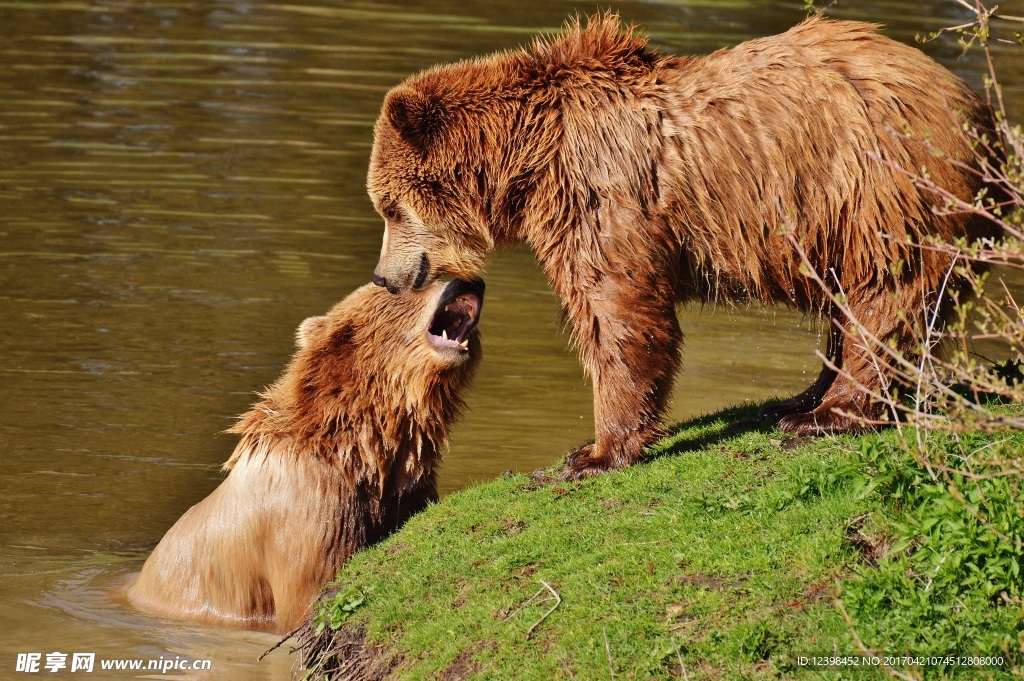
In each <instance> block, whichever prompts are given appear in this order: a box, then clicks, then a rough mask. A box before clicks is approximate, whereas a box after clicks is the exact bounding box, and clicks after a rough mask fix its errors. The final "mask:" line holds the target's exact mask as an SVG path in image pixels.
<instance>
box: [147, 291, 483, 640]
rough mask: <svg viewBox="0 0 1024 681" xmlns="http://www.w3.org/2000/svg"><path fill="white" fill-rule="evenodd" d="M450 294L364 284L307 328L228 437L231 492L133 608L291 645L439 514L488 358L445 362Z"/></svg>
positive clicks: (177, 537) (190, 528) (181, 528)
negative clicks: (342, 575)
mask: <svg viewBox="0 0 1024 681" xmlns="http://www.w3.org/2000/svg"><path fill="white" fill-rule="evenodd" d="M443 289H444V286H443V285H442V284H440V283H437V284H434V285H432V286H428V287H427V288H425V289H423V290H421V291H412V292H408V293H407V294H403V295H402V296H397V297H396V296H392V295H390V294H388V293H387V292H386V291H384V290H383V289H380V288H378V287H376V286H373V285H372V284H368V285H366V286H364V287H362V288H360V289H358V290H356V291H355V292H354V293H352V294H351V295H350V296H349V297H347V298H346V299H345V300H343V301H342V302H341V303H338V304H337V305H336V306H335V307H334V308H333V309H332V310H331V311H330V312H329V313H328V314H327V315H326V316H323V317H312V318H310V319H307V320H306V321H305V322H303V324H302V326H301V327H300V328H299V331H298V334H297V344H298V346H299V347H298V351H297V352H296V353H295V356H294V357H293V358H292V360H291V363H290V364H289V365H288V367H287V369H286V370H285V372H284V375H283V376H282V377H281V378H280V379H279V380H278V381H277V382H276V383H274V384H273V385H272V386H270V388H268V389H267V390H266V392H265V393H264V394H263V395H262V399H261V400H260V401H259V402H258V403H256V404H255V405H254V406H253V407H252V409H251V410H250V411H249V412H247V413H246V414H244V415H242V416H241V417H240V419H239V421H238V423H237V425H235V426H234V427H233V428H232V429H231V430H232V432H235V433H238V434H239V435H240V436H241V438H240V440H239V442H238V445H237V447H236V448H235V451H234V453H233V454H232V455H231V458H230V459H229V460H228V462H227V463H226V464H225V465H224V467H225V469H227V470H229V471H230V472H229V474H228V476H227V479H225V480H224V482H223V483H221V485H220V486H219V487H218V488H217V489H216V490H214V491H213V493H211V494H210V496H208V497H207V498H206V499H204V500H203V501H201V502H199V503H198V504H196V505H195V506H193V507H192V508H191V509H189V510H188V511H187V512H186V513H185V514H184V515H183V516H182V517H181V519H179V520H178V522H177V523H176V524H175V525H174V526H173V527H172V528H171V529H170V530H169V531H168V532H167V534H166V535H165V536H164V538H163V539H162V540H161V541H160V543H159V545H158V546H157V547H156V549H155V550H154V551H153V553H152V555H150V557H149V559H148V560H147V561H146V564H145V565H144V566H143V568H142V572H141V574H140V575H139V577H138V579H137V581H136V582H135V583H134V584H133V585H132V586H131V587H130V588H129V590H128V597H129V599H130V600H131V602H132V603H134V604H135V605H136V606H137V607H139V608H140V609H142V610H145V611H148V612H150V613H153V614H157V615H161V616H165V617H171V618H176V619H188V620H194V621H199V622H205V623H211V624H219V625H226V626H232V627H239V628H245V629H258V630H266V631H276V632H278V633H284V632H287V631H291V630H292V629H294V628H295V627H296V626H298V624H299V623H300V622H301V621H302V620H303V619H304V618H305V616H306V615H307V610H308V609H309V607H310V605H311V604H312V603H313V601H314V599H315V598H316V596H317V594H318V593H319V592H320V589H321V587H322V586H323V585H324V584H325V583H326V582H328V581H329V580H331V579H333V578H334V576H335V575H336V574H337V572H338V568H339V567H341V565H342V564H343V563H344V562H345V561H346V560H347V559H348V558H349V556H351V555H352V554H353V553H354V552H355V551H357V550H359V549H361V548H363V547H365V546H367V545H369V544H373V543H374V542H376V541H378V540H380V539H382V538H383V537H385V536H386V535H388V534H389V533H391V532H392V531H393V530H395V529H396V528H398V527H399V526H400V525H401V524H402V523H403V522H405V520H406V519H408V518H409V516H411V515H412V514H414V513H416V512H417V511H419V510H421V509H422V508H424V507H425V506H426V505H427V504H428V503H429V502H431V501H434V500H436V499H437V489H436V477H437V468H438V465H439V463H440V455H441V450H442V448H443V447H444V446H445V445H446V442H447V430H448V427H449V426H450V424H451V423H452V422H453V421H454V420H455V418H456V416H457V415H458V413H459V411H460V409H461V408H462V406H463V403H462V400H461V397H460V395H461V393H462V391H463V389H464V388H465V387H466V386H467V384H468V382H469V380H470V378H471V377H472V374H473V372H474V371H475V368H476V366H477V364H478V362H479V359H480V343H479V339H478V336H477V335H476V334H474V335H473V336H472V337H471V338H470V339H469V348H468V351H467V352H461V353H459V352H438V351H436V350H435V348H434V347H433V346H432V345H431V344H430V343H429V342H428V340H427V338H426V335H425V332H426V329H427V328H428V327H429V325H430V322H431V319H432V316H433V313H434V310H435V308H436V306H437V302H438V300H439V299H440V296H441V292H442V290H443Z"/></svg>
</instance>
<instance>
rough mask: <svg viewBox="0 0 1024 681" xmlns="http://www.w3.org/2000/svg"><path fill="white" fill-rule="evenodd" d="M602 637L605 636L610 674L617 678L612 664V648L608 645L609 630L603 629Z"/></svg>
mask: <svg viewBox="0 0 1024 681" xmlns="http://www.w3.org/2000/svg"><path fill="white" fill-rule="evenodd" d="M601 635H602V636H604V650H605V652H606V653H608V673H609V674H611V678H613V679H614V678H615V665H614V664H612V647H611V646H610V645H608V629H607V628H606V627H601Z"/></svg>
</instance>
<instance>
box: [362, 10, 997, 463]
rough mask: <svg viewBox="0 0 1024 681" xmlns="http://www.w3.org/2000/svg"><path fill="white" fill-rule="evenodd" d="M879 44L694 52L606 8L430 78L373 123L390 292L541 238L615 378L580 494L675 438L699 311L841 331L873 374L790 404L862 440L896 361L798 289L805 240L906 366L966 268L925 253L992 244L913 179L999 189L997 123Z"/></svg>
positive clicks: (419, 78)
mask: <svg viewBox="0 0 1024 681" xmlns="http://www.w3.org/2000/svg"><path fill="white" fill-rule="evenodd" d="M877 29H878V26H875V25H871V24H864V23H856V22H849V21H831V20H825V19H821V18H810V19H808V20H806V21H805V22H803V23H801V24H800V25H798V26H796V27H794V28H792V29H790V30H789V31H787V32H785V33H783V34H781V35H777V36H772V37H767V38H761V39H758V40H752V41H749V42H746V43H742V44H740V45H738V46H736V47H734V48H732V49H723V50H719V51H717V52H714V53H713V54H710V55H707V56H704V57H681V56H673V55H664V54H659V53H657V52H655V51H653V50H651V49H649V48H648V46H647V40H646V39H645V38H643V37H641V36H638V35H636V34H635V33H634V32H633V30H632V29H629V30H625V31H624V30H623V29H622V28H621V26H620V22H619V19H618V17H616V16H614V15H605V16H598V17H594V18H592V19H591V20H590V21H589V22H588V25H587V26H586V27H585V28H583V27H582V26H581V25H580V24H579V22H575V23H570V24H569V25H568V26H567V28H566V29H565V30H564V31H563V32H562V33H561V34H559V35H557V36H554V37H552V38H550V39H538V40H536V41H535V42H534V43H533V45H532V47H531V48H529V49H520V50H517V51H513V52H506V53H499V54H495V55H493V56H490V57H485V58H479V59H473V60H469V61H463V62H459V63H455V64H452V65H446V66H437V67H434V68H431V69H429V70H426V71H424V72H422V73H420V74H418V75H416V76H413V77H411V78H409V79H408V80H406V81H405V82H404V83H402V84H400V85H398V86H397V87H395V88H394V89H393V90H391V92H389V93H388V95H387V96H386V98H385V100H384V104H383V108H382V112H381V115H380V117H379V118H378V120H377V123H376V127H375V129H374V143H373V152H372V155H371V160H370V167H369V173H368V179H367V185H368V189H369V193H370V197H371V199H372V200H373V203H374V206H375V207H376V209H377V210H378V212H379V213H380V214H381V215H382V216H383V217H384V221H385V228H384V243H383V247H382V251H381V257H380V262H379V264H378V266H377V268H376V270H375V272H374V282H375V283H377V284H378V285H381V286H386V287H387V288H388V289H389V290H390V291H392V292H397V291H404V290H408V289H415V288H418V287H420V286H423V285H424V284H426V283H428V282H430V281H432V280H433V279H434V278H435V277H437V276H438V275H440V274H442V273H448V274H452V275H455V276H459V277H471V276H478V274H479V273H480V272H481V271H482V270H483V268H484V266H485V265H486V262H487V258H488V255H489V254H490V253H491V252H492V251H493V250H495V249H496V248H501V247H505V246H510V245H513V244H516V243H519V242H526V243H527V244H529V245H530V247H531V248H532V249H533V251H534V253H535V254H536V256H537V258H538V260H539V261H540V263H541V265H542V267H543V269H544V272H545V274H546V275H547V277H548V279H549V281H550V282H551V285H552V286H553V288H554V289H555V292H556V293H557V294H558V296H559V297H560V299H561V302H562V307H563V311H564V315H565V318H566V320H567V323H568V324H569V325H571V329H572V337H573V340H574V342H575V343H576V344H577V345H578V346H579V348H580V350H581V354H582V359H583V363H584V366H585V368H586V370H587V373H588V374H589V376H590V377H591V379H592V381H593V384H594V416H595V420H596V424H595V431H596V438H595V442H594V444H593V445H589V446H587V447H584V448H582V449H580V450H577V451H575V452H573V453H571V454H570V455H569V457H568V458H567V460H566V464H567V468H566V475H567V476H569V477H579V476H585V475H591V474H597V473H600V472H602V471H605V470H608V469H615V468H619V467H622V466H626V465H628V464H630V463H632V462H634V461H636V460H637V459H638V458H639V457H640V455H641V453H642V451H643V449H644V447H645V446H646V445H648V444H649V443H651V442H652V440H654V439H655V438H657V437H658V436H659V435H660V434H661V432H662V431H661V425H660V424H661V418H662V415H663V413H664V411H665V407H666V400H667V399H668V396H669V392H670V389H671V386H672V382H673V376H674V374H675V372H676V370H677V366H678V362H679V360H678V356H679V348H680V344H681V341H682V333H681V331H680V329H679V326H678V322H677V320H676V314H675V306H676V304H678V303H685V302H687V301H703V302H709V301H725V300H738V299H747V300H749V299H753V300H757V301H760V302H762V303H765V304H772V303H785V304H789V305H793V306H795V307H797V308H799V309H801V310H804V311H807V312H810V313H812V314H815V315H821V316H822V317H824V318H826V319H828V320H829V322H828V325H829V328H830V329H832V333H831V334H830V336H831V339H830V343H829V347H828V351H827V354H828V356H829V357H830V358H831V360H832V361H834V362H835V363H836V364H837V365H840V366H841V367H842V368H843V369H844V370H845V371H846V372H848V373H849V374H850V375H851V376H852V377H853V380H848V378H844V377H843V376H842V375H840V376H839V377H838V378H837V375H836V372H834V371H832V370H830V369H829V368H828V366H827V365H826V367H825V368H823V370H822V372H821V375H820V376H819V378H818V380H817V381H816V382H815V383H814V385H812V386H811V387H810V388H808V389H807V390H806V391H805V392H804V393H802V394H801V395H798V396H797V397H795V398H793V399H791V400H788V401H786V402H783V403H782V404H781V405H778V406H777V407H776V408H775V410H774V417H775V418H780V419H781V423H780V425H781V427H782V428H783V430H787V431H791V432H794V433H799V434H816V433H830V432H841V431H846V430H852V429H855V428H858V427H859V426H860V425H861V423H862V421H861V420H860V419H859V418H854V417H850V416H846V415H843V414H842V413H840V412H847V413H848V414H853V415H859V416H863V417H866V418H867V419H878V418H879V417H881V416H882V411H881V407H880V406H879V405H878V404H877V403H874V402H872V401H871V400H870V399H869V398H868V397H866V394H865V392H864V391H863V390H862V389H863V388H866V389H867V390H878V389H882V387H883V386H884V385H886V383H887V381H888V379H889V376H887V375H886V371H885V367H884V366H883V367H881V368H882V371H881V372H880V371H877V370H876V367H875V366H874V365H873V363H872V360H871V356H870V353H868V352H867V351H865V350H864V349H863V347H860V346H858V344H856V343H853V342H850V341H849V338H848V337H847V336H846V334H844V333H843V332H844V330H845V331H850V330H851V328H852V322H851V321H850V320H848V319H846V318H845V316H844V315H843V314H842V313H841V312H840V311H839V310H837V309H836V308H835V307H834V306H833V305H830V302H829V300H830V299H829V297H828V296H827V295H826V292H825V291H823V290H822V289H821V288H820V287H819V286H817V285H816V284H814V283H813V282H812V281H811V280H810V279H809V278H807V277H806V276H804V274H802V273H801V258H800V256H799V253H798V249H796V248H795V247H794V246H793V244H792V243H791V242H790V241H789V240H788V239H787V236H786V234H785V232H786V229H787V227H790V226H791V229H792V232H793V233H794V235H795V238H796V239H797V240H798V242H799V243H800V244H802V246H803V249H805V250H806V253H807V256H808V258H809V260H810V264H811V265H812V266H813V267H814V268H815V270H816V271H818V272H820V273H822V274H823V276H825V278H826V279H827V284H828V285H829V286H831V287H832V290H833V291H834V292H837V293H839V292H841V293H842V294H844V295H845V297H846V299H847V300H848V302H849V305H850V307H851V308H852V311H853V313H854V314H855V315H856V318H857V319H858V320H859V323H860V324H861V325H862V327H863V328H864V329H866V330H867V331H868V332H870V333H873V334H874V335H875V336H877V337H878V338H880V339H883V340H886V341H890V342H892V343H893V344H895V346H896V347H897V348H898V349H900V350H904V351H910V350H911V346H912V338H913V320H914V319H915V317H920V316H922V314H923V312H924V310H926V309H927V308H928V306H930V305H934V303H935V301H936V299H937V292H938V291H939V290H940V288H941V286H942V281H943V278H944V276H945V275H946V271H947V269H948V268H949V264H950V263H949V259H948V257H947V256H945V255H941V254H939V253H936V252H934V251H932V250H925V249H920V248H917V247H916V244H919V243H921V242H924V241H926V240H927V239H929V238H930V237H937V238H940V239H943V240H950V239H954V238H957V237H966V238H968V239H975V238H978V237H986V236H995V234H994V231H993V230H992V228H991V227H989V225H988V224H987V223H986V222H985V221H983V220H981V219H978V218H975V217H973V216H970V215H966V214H949V213H948V212H942V211H938V212H933V210H932V207H933V205H935V204H936V203H940V201H939V199H938V197H937V196H936V195H934V194H933V193H930V192H929V191H927V190H925V189H919V188H918V187H916V186H915V184H914V182H913V181H912V180H911V179H910V178H909V177H907V176H906V175H905V174H903V173H901V172H899V171H898V170H897V168H906V169H910V170H915V171H916V170H921V169H924V171H925V172H926V173H928V175H929V176H930V177H931V179H932V180H933V181H935V182H936V183H937V184H938V185H940V186H942V187H945V188H946V189H948V190H949V191H950V192H952V193H953V194H954V195H956V196H957V197H959V198H961V199H964V200H972V199H973V198H974V197H975V195H976V193H977V192H978V191H979V190H980V189H981V188H982V187H983V181H982V180H981V176H980V175H979V174H977V173H976V172H975V171H974V169H973V167H972V165H973V164H974V155H973V153H972V148H971V145H970V144H969V142H968V140H967V139H966V137H965V135H963V134H962V132H961V130H962V126H964V125H967V126H974V127H976V128H978V129H982V130H984V129H990V127H991V125H992V117H991V110H990V108H989V107H988V105H987V104H986V103H985V102H983V101H982V100H981V99H980V98H979V97H978V96H977V95H976V94H975V93H974V92H972V91H971V90H970V89H969V88H968V87H967V86H966V85H965V84H964V83H963V82H962V81H961V80H959V79H958V78H957V77H955V76H954V75H953V74H951V73H950V72H949V71H947V70H946V69H944V68H942V67H941V66H939V65H938V64H936V63H935V62H933V61H932V60H931V59H929V58H928V57H926V56H925V55H924V54H922V53H921V52H920V51H918V50H916V49H913V48H911V47H907V46H905V45H902V44H900V43H897V42H894V41H893V40H890V39H888V38H885V37H883V36H881V35H879V34H878V33H877V32H876V31H877ZM905 131H906V132H909V133H910V134H909V135H904V134H902V133H904V132H905ZM914 136H917V141H915V140H914V139H913V137H914ZM921 136H927V137H928V140H929V143H930V149H929V148H928V147H927V146H926V145H925V144H923V143H922V142H921V141H920V139H921ZM933 152H934V153H933ZM871 155H874V156H875V157H877V158H880V159H881V160H882V161H878V160H875V159H873V158H872V157H871ZM940 156H942V157H940ZM899 262H901V263H902V268H899V267H896V268H894V267H892V266H893V264H894V263H899ZM844 337H846V342H845V343H844V340H843V339H844ZM858 385H859V386H860V388H858Z"/></svg>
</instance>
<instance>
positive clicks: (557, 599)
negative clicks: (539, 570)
mask: <svg viewBox="0 0 1024 681" xmlns="http://www.w3.org/2000/svg"><path fill="white" fill-rule="evenodd" d="M540 583H541V584H543V585H544V587H545V588H546V589H547V590H548V591H550V592H551V596H552V597H553V598H554V599H555V604H554V605H553V606H551V609H550V610H548V611H547V612H546V613H544V616H543V617H541V618H540V619H539V620H537V621H536V622H534V623H533V626H532V627H530V628H529V629H527V631H526V640H527V641H529V640H530V636H532V635H533V630H534V629H536V628H537V627H538V626H540V623H541V622H543V621H544V620H546V619H547V618H548V615H550V614H551V613H553V612H554V611H555V609H556V608H558V606H560V605H561V604H562V597H561V596H559V595H558V592H557V591H555V590H554V589H552V588H551V585H550V584H548V583H547V582H545V581H544V580H543V579H542V580H540ZM546 600H551V599H550V598H549V599H546ZM542 602H543V601H542Z"/></svg>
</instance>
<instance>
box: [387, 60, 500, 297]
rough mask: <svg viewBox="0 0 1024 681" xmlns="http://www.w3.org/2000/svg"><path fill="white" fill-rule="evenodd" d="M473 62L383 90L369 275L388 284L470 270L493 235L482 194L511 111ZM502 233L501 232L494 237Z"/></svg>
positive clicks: (398, 287)
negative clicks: (377, 231)
mask: <svg viewBox="0 0 1024 681" xmlns="http://www.w3.org/2000/svg"><path fill="white" fill-rule="evenodd" d="M488 78H493V76H492V75H488V74H487V73H486V72H484V71H480V72H477V71H476V70H474V69H473V68H472V67H471V65H466V64H463V65H462V66H461V67H460V68H458V69H455V68H453V67H438V68H435V69H432V70H430V71H427V72H425V73H422V74H419V75H417V76H414V77H412V78H410V79H409V80H407V81H406V82H405V83H403V84H402V85H399V86H398V87H396V88H394V89H393V90H392V91H391V92H389V93H388V95H387V97H386V98H385V100H384V105H383V107H382V110H381V114H380V117H379V118H378V119H377V123H376V126H375V127H374V144H373V152H372V154H371V158H370V167H369V172H368V174H367V190H368V191H369V194H370V198H371V200H372V201H373V204H374V207H375V208H376V209H377V212H378V213H380V215H381V216H382V217H383V218H384V239H383V244H382V246H381V254H380V261H379V263H378V265H377V268H376V269H375V270H374V282H375V283H377V284H378V285H380V286H386V287H387V288H388V290H390V291H392V292H393V293H394V292H398V291H405V290H408V289H416V288H420V287H421V286H423V285H425V284H427V283H430V282H431V281H433V280H434V279H435V278H436V277H438V276H441V275H444V274H448V275H452V276H455V277H459V278H461V279H473V278H477V277H479V276H480V275H481V273H482V272H483V269H484V267H485V266H486V264H487V259H488V255H489V254H490V252H491V251H493V250H494V248H495V246H496V245H502V244H500V243H496V239H495V237H494V233H495V232H494V229H493V224H492V223H493V217H492V215H491V214H490V213H491V210H490V201H489V199H488V196H489V195H490V193H491V189H492V187H494V186H500V185H501V179H500V178H499V177H496V176H495V172H496V171H497V165H498V163H499V161H498V160H497V159H496V158H493V156H495V155H499V154H502V153H504V152H502V151H501V150H502V149H506V148H508V146H509V145H508V144H507V142H508V139H509V136H510V133H511V127H512V126H511V125H510V122H509V121H510V119H511V117H512V115H513V114H512V113H511V112H510V111H507V110H506V109H508V106H507V103H502V102H501V101H498V100H496V99H495V97H496V95H495V94H494V92H493V91H492V89H493V88H491V86H489V85H488V84H487V83H486V82H485V81H486V80H487V79H488ZM498 241H500V240H498Z"/></svg>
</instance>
